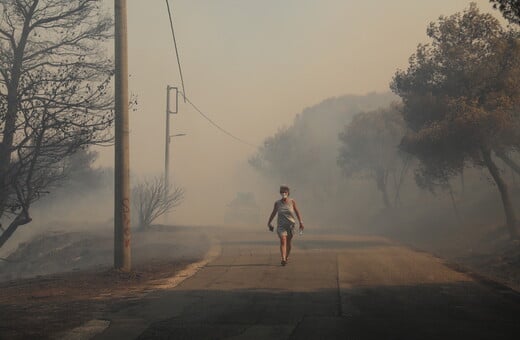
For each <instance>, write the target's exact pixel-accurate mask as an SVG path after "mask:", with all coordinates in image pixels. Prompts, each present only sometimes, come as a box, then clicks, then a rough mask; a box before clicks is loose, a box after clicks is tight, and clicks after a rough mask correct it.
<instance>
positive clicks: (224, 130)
mask: <svg viewBox="0 0 520 340" xmlns="http://www.w3.org/2000/svg"><path fill="white" fill-rule="evenodd" d="M166 7H167V8H168V17H169V18H170V28H171V31H172V37H173V45H174V46H175V55H176V56H177V65H178V67H179V74H180V76H181V84H182V91H179V92H180V93H181V94H182V96H183V97H184V102H185V103H186V102H188V103H189V104H190V105H191V106H192V107H193V108H194V109H195V111H197V112H198V113H199V114H200V115H201V116H202V117H204V118H205V119H206V120H207V121H208V122H210V123H211V124H212V125H213V126H214V127H216V128H217V129H219V130H220V131H222V132H223V133H225V134H226V135H228V136H229V137H231V138H233V139H235V140H236V141H238V142H240V143H242V144H245V145H247V146H250V147H252V148H255V149H256V148H258V146H257V145H254V144H251V143H249V142H246V141H245V140H243V139H241V138H239V137H237V136H235V135H233V134H232V133H231V132H229V131H227V130H226V129H224V128H223V127H221V126H220V125H218V124H217V123H215V122H214V121H213V120H212V119H211V118H209V117H208V116H207V115H206V114H204V112H202V110H200V109H199V108H198V107H197V106H196V105H195V104H193V102H191V101H190V100H189V99H188V98H187V97H186V90H185V89H184V79H183V77H182V68H181V61H180V58H179V50H178V48H177V42H176V40H175V32H174V30H173V19H172V15H171V12H170V4H169V3H168V0H166Z"/></svg>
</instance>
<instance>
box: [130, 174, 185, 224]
mask: <svg viewBox="0 0 520 340" xmlns="http://www.w3.org/2000/svg"><path fill="white" fill-rule="evenodd" d="M183 200H184V189H183V188H178V187H177V188H173V186H171V185H169V186H168V187H167V186H166V184H165V182H164V178H163V177H154V178H152V179H147V180H144V181H142V182H140V183H139V184H137V185H136V186H135V187H134V188H133V189H132V202H133V205H134V208H135V210H136V211H137V214H138V216H137V219H138V228H139V229H141V230H146V229H148V228H150V226H151V225H152V223H153V221H155V220H156V219H157V218H158V217H160V216H162V215H164V214H166V213H168V212H170V211H172V210H173V209H174V208H175V207H177V206H179V205H180V204H181V203H182V201H183Z"/></svg>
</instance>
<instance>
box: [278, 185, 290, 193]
mask: <svg viewBox="0 0 520 340" xmlns="http://www.w3.org/2000/svg"><path fill="white" fill-rule="evenodd" d="M286 191H287V193H288V194H289V193H290V192H291V190H290V189H289V187H288V186H287V185H280V192H286Z"/></svg>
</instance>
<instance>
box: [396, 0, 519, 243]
mask: <svg viewBox="0 0 520 340" xmlns="http://www.w3.org/2000/svg"><path fill="white" fill-rule="evenodd" d="M427 33H428V36H429V37H430V38H431V40H432V43H431V44H425V45H419V47H418V48H417V52H416V53H415V54H414V55H412V57H411V58H410V65H409V67H408V69H407V70H406V71H398V72H397V73H396V75H395V77H394V79H393V82H392V89H393V90H394V91H395V92H396V93H397V94H398V95H399V96H400V97H401V98H402V99H403V102H404V107H403V114H404V119H405V121H406V123H407V126H408V128H409V133H408V134H407V135H406V137H405V138H404V139H403V141H402V145H401V146H402V149H403V150H405V151H407V152H409V153H411V154H413V155H414V156H415V157H417V158H418V159H419V160H420V168H419V171H418V177H419V183H423V184H425V183H426V184H425V185H428V183H432V182H446V181H447V179H448V178H450V177H452V176H454V175H457V174H460V173H461V172H462V171H463V170H464V169H465V168H466V167H468V166H476V167H486V168H487V169H488V170H489V172H490V174H491V176H492V178H493V180H494V181H495V183H496V185H497V188H498V190H499V192H500V196H501V198H502V203H503V206H504V211H505V215H506V220H507V225H508V229H509V233H510V235H511V237H512V238H516V237H517V236H518V231H517V226H516V223H517V220H516V216H515V211H514V208H513V203H512V200H511V195H510V193H509V191H510V190H509V188H508V185H507V183H506V182H505V181H504V178H503V176H502V174H501V172H500V171H499V169H498V167H497V164H496V160H494V155H493V154H500V155H505V154H506V153H508V152H510V151H516V150H518V147H519V146H520V132H519V131H520V129H519V128H520V121H519V113H518V111H517V110H518V107H519V104H520V41H519V34H518V32H517V31H514V30H505V29H503V28H502V27H501V25H500V23H499V22H498V20H497V19H495V18H494V17H493V16H491V15H489V14H481V13H480V12H479V10H478V9H477V8H476V5H475V4H472V5H470V7H469V9H467V10H466V11H464V12H463V13H457V14H454V15H452V16H449V17H441V18H440V19H439V21H438V22H436V23H432V24H430V26H429V28H428V31H427Z"/></svg>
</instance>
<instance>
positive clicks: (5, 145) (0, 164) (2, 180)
mask: <svg viewBox="0 0 520 340" xmlns="http://www.w3.org/2000/svg"><path fill="white" fill-rule="evenodd" d="M37 6H38V1H34V2H33V4H32V5H31V6H30V7H29V10H28V11H27V12H26V13H25V21H24V25H23V28H22V32H21V34H20V38H19V40H18V42H17V44H15V47H14V48H13V50H12V51H10V52H12V53H13V59H12V65H11V67H10V72H11V74H10V79H4V80H5V81H6V83H7V84H6V87H7V110H6V112H5V118H4V119H5V122H4V130H3V131H2V141H1V142H0V217H2V216H3V214H4V210H5V204H6V201H7V196H8V190H7V188H8V186H9V185H10V183H9V182H10V179H9V178H8V172H9V167H10V165H11V153H12V149H11V148H12V146H13V141H14V134H15V130H16V118H17V116H18V115H17V114H18V104H19V93H18V86H19V83H20V77H21V74H22V66H23V57H24V53H25V47H26V44H27V41H28V37H29V34H30V33H31V30H32V28H31V25H30V23H31V19H32V16H33V14H34V11H35V10H36V7H37ZM12 38H13V39H15V36H14V35H13V36H12ZM15 229H16V228H15ZM0 247H1V244H0Z"/></svg>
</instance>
